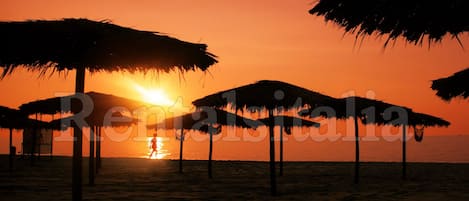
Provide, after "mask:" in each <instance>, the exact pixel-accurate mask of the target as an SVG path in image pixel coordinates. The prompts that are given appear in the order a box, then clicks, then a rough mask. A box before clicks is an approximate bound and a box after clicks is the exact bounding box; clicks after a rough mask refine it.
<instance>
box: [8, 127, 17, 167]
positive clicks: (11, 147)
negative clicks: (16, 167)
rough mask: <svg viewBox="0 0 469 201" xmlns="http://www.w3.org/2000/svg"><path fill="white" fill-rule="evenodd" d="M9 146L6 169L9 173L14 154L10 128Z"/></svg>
mask: <svg viewBox="0 0 469 201" xmlns="http://www.w3.org/2000/svg"><path fill="white" fill-rule="evenodd" d="M9 144H10V146H9V148H10V154H9V158H8V159H9V164H8V168H9V170H10V171H11V170H13V159H14V158H13V157H14V154H15V153H14V151H15V150H13V129H12V128H10V143H9Z"/></svg>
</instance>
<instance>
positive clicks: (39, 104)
mask: <svg viewBox="0 0 469 201" xmlns="http://www.w3.org/2000/svg"><path fill="white" fill-rule="evenodd" d="M84 95H85V96H86V97H87V98H90V100H91V101H92V104H93V105H92V106H91V105H88V104H87V103H88V102H86V101H85V102H84V103H83V102H82V101H80V100H81V99H80V98H82V95H77V94H72V95H69V96H61V97H54V98H47V99H43V100H37V101H32V102H29V103H25V104H22V105H21V106H20V107H19V108H20V110H21V111H22V112H24V113H26V114H57V113H67V112H72V111H71V109H72V108H77V110H78V111H81V108H82V107H83V104H85V107H92V108H93V113H102V114H105V113H106V112H107V111H109V110H111V109H112V108H113V107H124V108H127V109H129V110H133V109H137V108H139V107H144V106H147V105H148V104H146V103H143V102H140V101H136V100H132V99H128V98H123V97H119V96H114V95H110V94H103V93H99V92H94V91H91V92H86V93H85V94H84ZM62 102H64V103H62ZM67 103H71V105H69V107H65V106H64V105H63V104H67Z"/></svg>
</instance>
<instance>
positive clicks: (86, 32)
mask: <svg viewBox="0 0 469 201" xmlns="http://www.w3.org/2000/svg"><path fill="white" fill-rule="evenodd" d="M0 33H2V36H1V37H0V44H2V48H0V67H3V68H4V70H3V73H2V74H1V75H0V78H3V77H5V76H6V75H8V74H10V73H12V72H13V70H14V69H16V68H17V67H19V66H23V67H26V68H27V69H29V70H37V71H40V74H41V75H44V74H45V73H47V70H48V69H50V68H52V69H53V71H52V72H54V71H63V70H72V69H76V68H86V69H87V70H88V71H89V72H98V71H107V72H114V71H126V72H136V71H143V72H147V71H148V70H154V71H157V72H169V71H172V70H180V71H190V70H196V69H200V70H202V71H205V70H207V69H208V67H209V66H211V65H213V64H215V63H217V60H216V56H215V55H213V54H211V53H209V52H207V45H205V44H196V43H189V42H184V41H181V40H178V39H175V38H171V37H168V36H165V35H163V34H160V33H157V32H151V31H139V30H135V29H132V28H126V27H121V26H118V25H114V24H111V23H110V22H109V21H92V20H88V19H63V20H50V21H47V20H30V21H21V22H0Z"/></svg>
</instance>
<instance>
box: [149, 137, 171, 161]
mask: <svg viewBox="0 0 469 201" xmlns="http://www.w3.org/2000/svg"><path fill="white" fill-rule="evenodd" d="M152 139H153V137H149V138H148V139H147V146H148V153H147V155H146V156H145V157H147V158H149V159H155V160H156V159H164V158H166V157H167V156H169V155H171V153H169V151H168V150H167V149H166V148H165V143H164V141H165V139H164V138H163V137H156V152H153V153H152V151H153V150H152V147H151V140H152ZM150 154H151V155H150Z"/></svg>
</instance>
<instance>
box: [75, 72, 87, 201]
mask: <svg viewBox="0 0 469 201" xmlns="http://www.w3.org/2000/svg"><path fill="white" fill-rule="evenodd" d="M76 71H77V72H76V78H75V93H76V94H78V93H83V92H84V90H85V68H77V69H76ZM72 109H73V108H72ZM74 110H76V109H74ZM74 112H77V111H74ZM73 137H74V140H73V162H72V198H73V201H81V200H82V167H81V165H82V145H83V131H82V127H81V126H80V125H76V126H75V128H73Z"/></svg>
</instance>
